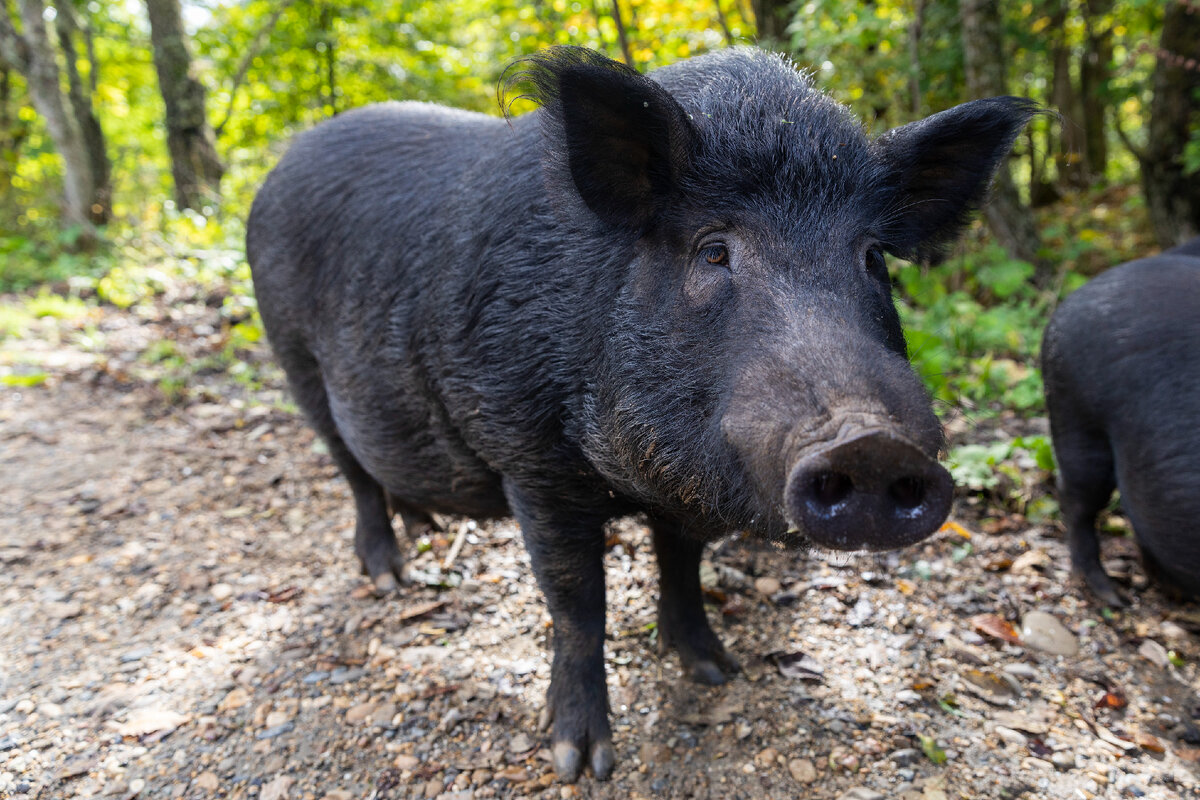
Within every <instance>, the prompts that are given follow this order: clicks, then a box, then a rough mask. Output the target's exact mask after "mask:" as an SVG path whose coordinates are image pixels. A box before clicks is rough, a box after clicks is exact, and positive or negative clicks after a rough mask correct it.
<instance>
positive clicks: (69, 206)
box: [0, 0, 96, 245]
mask: <svg viewBox="0 0 1200 800" xmlns="http://www.w3.org/2000/svg"><path fill="white" fill-rule="evenodd" d="M19 8H20V11H19V15H20V18H21V27H22V30H21V32H20V33H17V31H16V27H15V26H14V24H13V18H12V16H11V12H10V11H9V10H8V9H7V8H5V9H4V13H3V14H0V58H3V60H4V61H5V62H6V63H7V64H9V65H10V66H13V67H15V68H16V69H17V70H18V71H20V72H21V73H23V74H24V75H25V81H26V84H27V87H28V91H29V97H30V100H32V101H33V107H34V109H35V110H36V111H37V112H38V114H40V115H41V117H42V119H43V120H45V122H46V130H47V132H49V134H50V138H51V139H52V140H53V141H54V147H55V149H57V150H58V154H59V156H60V157H61V158H62V160H63V219H64V220H65V221H66V222H67V224H69V225H75V226H78V227H79V229H80V231H81V242H80V243H81V244H84V245H87V244H89V243H90V242H92V241H94V240H95V235H96V229H95V227H93V225H92V220H91V214H92V211H91V209H92V204H93V199H94V195H95V186H94V185H93V183H92V174H91V170H90V169H89V168H88V156H87V147H86V144H85V142H84V138H83V134H82V133H81V132H80V130H79V128H78V125H77V123H76V120H75V117H74V116H73V115H71V114H68V113H67V108H66V102H65V101H64V98H63V93H62V80H61V79H62V76H61V75H60V74H59V71H58V61H57V60H56V59H55V57H54V50H53V49H52V48H51V46H50V38H49V36H48V35H47V32H46V23H45V13H46V6H45V3H43V2H42V0H21V3H20V6H19Z"/></svg>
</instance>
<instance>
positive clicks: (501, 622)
mask: <svg viewBox="0 0 1200 800" xmlns="http://www.w3.org/2000/svg"><path fill="white" fill-rule="evenodd" d="M222 330H223V328H222V321H221V319H220V318H219V317H218V316H217V312H216V311H215V310H213V308H211V307H210V305H206V304H205V303H204V302H203V298H199V299H195V298H193V300H192V301H191V302H184V301H174V302H170V303H161V304H159V305H158V306H157V307H155V308H151V309H143V310H142V311H141V312H140V313H136V314H134V313H130V312H118V311H116V310H112V309H107V310H99V311H96V312H95V313H94V314H93V315H92V316H91V317H90V318H89V319H87V320H82V321H76V322H72V323H65V322H57V321H54V320H46V321H44V324H40V325H39V326H38V327H36V328H35V329H34V330H32V331H31V332H30V333H29V334H28V335H27V336H25V337H24V338H22V339H20V340H12V339H10V340H8V341H5V342H0V372H7V373H16V374H19V373H20V372H21V370H22V369H26V368H27V365H28V364H30V363H37V364H39V365H40V366H39V369H43V370H45V371H46V373H47V376H48V377H47V378H46V380H45V381H44V383H42V384H41V385H35V386H30V387H24V388H16V387H4V388H0V797H2V798H22V800H24V798H68V797H93V796H105V797H117V798H135V797H137V798H168V797H170V798H178V797H184V798H208V797H225V798H250V797H257V798H259V800H285V799H290V800H301V799H305V800H309V799H311V800H317V799H318V798H328V800H339V799H340V800H345V799H347V798H443V799H444V800H451V799H454V800H465V799H466V798H490V797H496V798H507V797H543V798H614V799H615V798H621V800H625V799H626V798H658V797H662V798H712V799H713V800H724V799H725V798H746V799H750V798H753V799H756V800H757V799H758V798H792V797H813V798H851V799H853V798H858V799H859V800H867V799H869V798H877V797H888V798H895V797H899V798H905V800H918V799H919V800H939V799H940V798H959V797H961V798H976V797H978V798H1016V797H1025V798H1055V800H1065V799H1066V798H1072V799H1074V798H1082V799H1084V800H1086V798H1092V797H1104V798H1124V797H1147V798H1173V797H1196V796H1200V788H1198V787H1200V782H1198V780H1197V778H1198V774H1197V770H1198V767H1197V760H1198V759H1200V729H1198V728H1197V718H1198V716H1200V698H1198V697H1197V692H1196V690H1197V680H1198V672H1197V663H1198V662H1200V644H1198V641H1197V638H1196V634H1197V631H1200V615H1198V614H1197V612H1196V609H1195V608H1194V607H1190V606H1176V605H1171V604H1170V603H1168V602H1167V601H1166V599H1165V598H1164V597H1163V596H1162V595H1161V594H1159V593H1158V592H1157V591H1155V590H1154V589H1153V588H1148V589H1147V588H1135V589H1134V592H1133V593H1134V597H1135V598H1136V599H1135V604H1134V606H1133V607H1132V608H1131V609H1130V610H1127V611H1122V612H1117V613H1115V614H1106V613H1104V612H1103V611H1102V609H1100V608H1098V607H1097V606H1096V605H1094V604H1092V603H1090V602H1089V601H1088V600H1087V599H1085V598H1084V597H1083V596H1082V595H1081V592H1080V589H1079V587H1078V585H1077V584H1075V583H1073V582H1072V581H1071V580H1070V579H1069V571H1068V559H1067V551H1066V547H1065V544H1064V542H1063V541H1062V538H1061V534H1060V533H1059V531H1058V530H1056V529H1055V528H1054V527H1053V526H1034V525H1031V524H1029V523H1028V522H1025V521H1024V520H1023V519H1022V518H1020V517H1018V516H1013V515H1007V516H1003V517H997V518H996V519H992V520H991V521H989V519H990V518H988V519H985V517H986V516H987V512H986V509H982V508H981V507H980V506H979V504H978V503H975V504H974V505H973V504H971V503H968V502H965V501H963V502H960V504H959V506H958V507H957V511H958V513H957V514H956V516H955V519H956V520H957V521H958V527H955V526H949V527H947V528H946V529H944V530H943V531H942V532H940V533H939V534H937V535H936V536H934V537H933V538H932V539H930V540H929V541H928V542H926V543H924V544H922V545H920V546H918V547H914V548H911V549H909V550H906V551H903V552H899V553H893V554H888V555H886V556H879V557H856V558H854V559H853V560H850V561H849V562H848V563H844V564H838V563H833V562H831V561H828V560H824V559H822V558H819V557H817V556H815V555H805V554H797V553H788V552H782V551H777V550H775V549H773V548H771V547H767V546H761V545H756V544H754V543H751V542H746V541H742V540H740V539H732V540H730V541H728V542H726V543H724V544H723V545H722V546H720V547H718V548H717V549H716V550H715V551H714V552H712V553H711V554H710V558H709V560H708V561H706V563H705V568H704V580H705V583H706V586H708V587H709V588H708V595H709V598H710V600H712V605H711V606H710V607H709V613H710V616H711V617H712V618H713V620H714V622H715V623H716V625H717V628H718V630H719V631H720V632H721V633H722V635H723V637H724V639H725V641H726V643H727V644H728V646H729V647H730V649H731V651H732V652H733V653H735V654H736V655H737V657H738V658H739V659H740V660H741V662H742V664H743V667H744V670H745V674H744V675H743V676H742V677H740V678H738V679H737V680H735V681H733V682H731V683H730V684H729V685H727V686H724V687H719V688H715V689H710V688H702V687H698V686H695V685H691V684H688V683H686V682H684V681H683V680H682V678H681V675H680V669H679V665H678V661H677V660H676V659H675V658H674V657H671V656H665V657H662V656H660V655H659V654H658V652H657V647H656V639H655V634H654V628H653V623H654V619H655V612H654V604H655V593H656V579H655V575H654V570H653V558H652V556H651V553H650V545H649V541H648V536H647V533H646V531H645V529H644V528H643V526H642V525H641V524H640V523H639V521H638V520H636V519H631V520H625V521H622V522H620V523H619V524H616V525H614V526H613V530H612V537H611V544H612V546H611V548H610V550H609V554H608V577H609V593H610V594H609V616H608V625H609V643H608V648H607V654H606V655H607V664H608V681H609V691H610V696H611V702H612V707H613V708H612V711H613V713H612V719H613V727H614V733H615V746H616V749H617V756H618V767H617V771H616V776H615V778H614V779H613V780H612V781H610V782H608V783H603V784H602V783H597V782H595V781H594V780H592V779H591V778H590V777H585V778H584V779H583V780H581V781H580V783H578V784H577V785H574V786H564V785H561V784H559V783H556V782H555V780H554V777H553V773H552V770H551V769H550V766H549V762H548V759H547V754H546V752H545V750H544V748H545V745H546V739H545V737H544V736H543V735H542V734H540V733H539V732H538V731H537V730H536V720H537V716H538V712H539V710H540V708H541V704H542V698H543V695H544V692H545V689H546V685H547V681H548V677H549V661H548V650H547V647H548V640H549V634H550V629H549V617H548V615H547V613H546V611H545V609H544V606H543V604H542V602H541V599H540V597H539V596H538V593H537V590H536V587H535V585H534V582H533V577H532V574H531V573H530V570H529V567H528V563H527V558H526V555H525V553H524V550H523V548H522V545H521V541H520V534H519V531H518V530H517V528H516V526H515V525H514V524H513V523H512V522H511V521H504V522H499V523H494V524H478V525H477V524H476V523H475V522H473V521H470V520H463V519H451V520H447V521H446V522H447V524H446V531H445V533H444V534H442V535H440V536H438V537H435V538H434V539H433V540H432V541H427V542H420V543H417V542H410V543H409V545H408V547H409V551H410V554H411V556H412V561H411V574H410V583H409V584H408V585H407V586H406V587H404V589H403V591H402V593H401V594H400V595H398V596H394V597H388V598H384V599H377V598H375V597H374V596H372V594H371V593H370V592H369V591H368V587H367V583H366V580H365V579H364V578H363V577H362V576H360V575H359V574H358V570H357V563H356V561H355V559H354V556H353V553H352V547H351V538H352V535H353V527H354V519H353V508H352V504H351V502H350V497H349V492H348V489H347V487H346V485H345V483H344V482H343V481H342V480H341V479H340V478H339V476H338V474H337V471H336V469H335V468H334V467H333V465H332V464H331V462H330V460H329V458H328V456H327V455H325V454H324V452H323V448H322V447H321V446H320V444H319V443H318V442H314V437H313V434H312V433H311V432H310V431H309V429H308V428H307V427H305V425H304V424H303V421H302V420H301V419H300V418H299V417H298V416H296V415H295V413H294V412H292V411H290V410H288V404H287V399H286V395H285V394H284V393H283V391H282V389H281V383H280V380H279V378H280V376H279V374H278V372H277V371H275V370H273V369H272V368H270V367H269V366H266V364H267V361H268V359H269V353H267V351H266V349H265V347H260V348H258V349H257V350H255V351H254V352H253V353H251V358H252V360H253V361H254V362H255V363H256V364H258V369H259V374H260V375H261V376H262V380H261V385H259V384H255V383H248V382H246V381H238V380H235V379H234V378H233V377H231V376H230V375H229V374H227V373H224V372H221V371H220V370H209V371H207V372H206V371H205V370H198V371H197V373H196V374H195V375H194V376H192V379H191V384H190V389H189V392H188V393H187V396H186V397H185V398H184V399H183V400H182V401H181V402H178V403H174V404H172V403H168V402H167V401H166V400H165V399H164V396H163V393H162V391H161V384H160V383H159V382H158V381H156V379H155V374H154V372H153V369H152V367H151V366H148V365H147V362H146V358H145V353H146V352H147V351H148V348H150V347H151V346H152V345H153V344H154V343H155V342H157V341H160V340H163V339H171V340H172V341H175V342H177V343H178V344H179V347H180V348H181V349H182V350H183V352H185V353H187V354H189V355H191V356H195V357H196V358H199V357H200V356H201V355H203V354H204V353H211V352H216V351H218V350H219V349H220V348H221V347H222V346H223V341H224V340H223V338H222V337H223V333H222ZM993 516H994V515H993ZM985 531H991V532H990V533H988V532H985ZM968 537H969V538H968ZM1109 539H1110V540H1109V541H1108V542H1106V547H1107V548H1108V552H1109V554H1110V557H1111V560H1112V567H1113V568H1114V569H1120V570H1123V571H1124V572H1126V573H1128V574H1129V575H1130V576H1131V580H1132V581H1133V583H1134V585H1135V587H1137V586H1138V585H1139V584H1142V583H1144V579H1142V577H1141V575H1140V571H1139V569H1138V567H1137V565H1136V559H1135V558H1134V557H1133V549H1132V545H1131V542H1130V540H1128V539H1121V538H1117V537H1109ZM1031 612H1045V614H1048V615H1049V617H1050V618H1051V619H1052V620H1056V621H1057V622H1058V623H1061V626H1062V627H1061V629H1060V628H1056V627H1055V626H1054V625H1053V624H1052V623H1051V622H1045V621H1044V619H1045V617H1044V616H1043V617H1042V620H1043V621H1041V622H1039V621H1038V619H1037V615H1036V614H1035V615H1034V618H1029V617H1028V616H1027V615H1029V614H1030V613H1031ZM1022 619H1025V620H1026V621H1027V622H1029V623H1030V625H1032V626H1033V627H1036V628H1038V629H1039V630H1038V631H1029V632H1026V631H1024V630H1022V625H1021V620H1022ZM1009 622H1011V623H1013V624H1015V626H1016V627H1015V629H1014V628H1011V627H1007V626H1006V624H1007V623H1009ZM1046 636H1048V637H1049V638H1048V639H1046V640H1045V641H1043V639H1044V637H1046ZM1006 638H1007V639H1009V640H1011V641H1005V639H1006ZM1053 649H1061V650H1064V651H1071V650H1073V649H1074V652H1070V653H1069V654H1066V655H1055V654H1054V653H1053V652H1050V650H1053Z"/></svg>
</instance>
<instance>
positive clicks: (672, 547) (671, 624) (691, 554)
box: [651, 519, 740, 686]
mask: <svg viewBox="0 0 1200 800" xmlns="http://www.w3.org/2000/svg"><path fill="white" fill-rule="evenodd" d="M651 530H652V531H653V533H654V553H655V555H656V556H657V557H658V575H659V578H658V582H659V596H658V642H659V647H660V648H662V649H667V648H674V649H675V652H677V653H679V660H680V662H682V664H683V668H684V670H685V671H686V672H687V674H688V677H690V678H691V679H692V680H694V681H696V682H697V683H705V684H708V685H710V686H716V685H719V684H722V683H724V682H725V681H726V679H727V678H728V677H730V676H731V675H733V674H735V673H737V672H738V670H739V669H740V667H739V666H738V663H737V661H736V660H735V659H734V658H733V657H732V656H730V655H729V654H728V653H727V652H725V647H724V645H722V644H721V640H720V639H719V638H717V635H716V634H715V633H713V630H712V628H711V627H709V624H708V616H707V615H706V614H705V613H704V597H703V594H702V593H701V590H700V557H701V556H702V555H703V553H704V543H703V542H701V541H697V540H695V539H692V538H690V537H688V536H687V535H686V534H684V533H683V531H682V529H681V528H680V527H679V525H678V524H676V523H674V522H669V521H666V520H659V519H655V520H652V521H651Z"/></svg>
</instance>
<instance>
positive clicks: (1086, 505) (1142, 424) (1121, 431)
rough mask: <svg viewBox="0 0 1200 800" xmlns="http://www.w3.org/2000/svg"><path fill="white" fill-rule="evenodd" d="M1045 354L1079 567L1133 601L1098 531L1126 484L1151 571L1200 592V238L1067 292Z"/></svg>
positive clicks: (1188, 591) (1109, 592) (1109, 599)
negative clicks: (1103, 551)
mask: <svg viewBox="0 0 1200 800" xmlns="http://www.w3.org/2000/svg"><path fill="white" fill-rule="evenodd" d="M1042 361H1043V365H1042V368H1043V372H1044V375H1045V383H1046V406H1047V408H1048V410H1049V412H1050V432H1051V435H1052V436H1053V439H1054V454H1055V456H1056V458H1057V460H1058V474H1059V504H1060V505H1061V507H1062V513H1063V519H1064V521H1065V522H1066V525H1067V535H1068V537H1069V541H1070V547H1071V563H1072V564H1073V566H1074V568H1075V570H1076V571H1077V572H1079V573H1080V574H1081V575H1082V576H1083V578H1084V580H1085V581H1086V583H1087V585H1088V587H1089V588H1090V589H1091V590H1092V592H1093V593H1095V595H1096V596H1097V597H1098V598H1099V599H1100V600H1102V601H1104V602H1105V603H1108V604H1109V605H1114V606H1116V605H1123V601H1122V598H1121V596H1120V595H1119V594H1118V592H1117V589H1116V587H1115V586H1114V585H1113V582H1112V579H1111V578H1110V577H1109V576H1108V575H1107V574H1106V573H1105V571H1104V568H1103V567H1102V566H1101V564H1100V543H1099V539H1098V537H1097V534H1096V516H1097V514H1099V513H1100V511H1102V510H1103V509H1104V507H1105V506H1107V505H1108V503H1109V501H1110V500H1111V499H1112V493H1113V490H1114V489H1120V491H1121V506H1122V508H1123V509H1124V511H1125V513H1126V514H1127V515H1128V516H1129V520H1130V522H1131V523H1132V525H1133V530H1134V534H1135V536H1136V538H1137V542H1138V545H1139V546H1140V548H1141V551H1142V559H1143V562H1144V564H1145V566H1146V568H1147V571H1148V572H1149V573H1151V574H1152V575H1155V576H1156V577H1158V578H1159V579H1160V580H1161V581H1162V582H1163V583H1164V584H1166V585H1167V586H1168V587H1170V588H1172V589H1174V590H1176V591H1177V592H1179V593H1182V594H1184V595H1187V596H1189V597H1200V238H1196V239H1193V240H1192V241H1190V242H1188V243H1186V244H1183V245H1181V246H1179V247H1177V248H1175V249H1173V250H1168V251H1167V252H1165V253H1163V254H1161V255H1158V256H1155V257H1153V258H1143V259H1140V260H1138V261H1131V262H1129V263H1128V264H1122V265H1121V266H1118V267H1114V268H1113V269H1110V270H1108V271H1107V272H1105V273H1103V274H1101V275H1100V276H1099V277H1097V278H1094V279H1093V280H1092V281H1090V282H1089V283H1087V284H1086V285H1085V286H1083V288H1081V289H1079V290H1078V291H1076V292H1075V293H1074V294H1072V295H1070V296H1069V297H1067V299H1066V300H1064V301H1063V303H1062V305H1060V306H1059V307H1058V310H1057V311H1055V312H1054V316H1053V317H1052V318H1051V320H1050V324H1049V325H1048V326H1047V327H1046V334H1045V337H1044V339H1043V343H1042Z"/></svg>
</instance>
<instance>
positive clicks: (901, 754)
mask: <svg viewBox="0 0 1200 800" xmlns="http://www.w3.org/2000/svg"><path fill="white" fill-rule="evenodd" d="M920 755H921V754H920V753H918V752H917V750H916V748H913V747H905V748H904V749H902V750H897V751H896V752H894V753H892V761H895V762H896V765H897V766H900V767H907V766H909V765H910V764H915V763H917V759H918V758H919V757H920Z"/></svg>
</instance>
